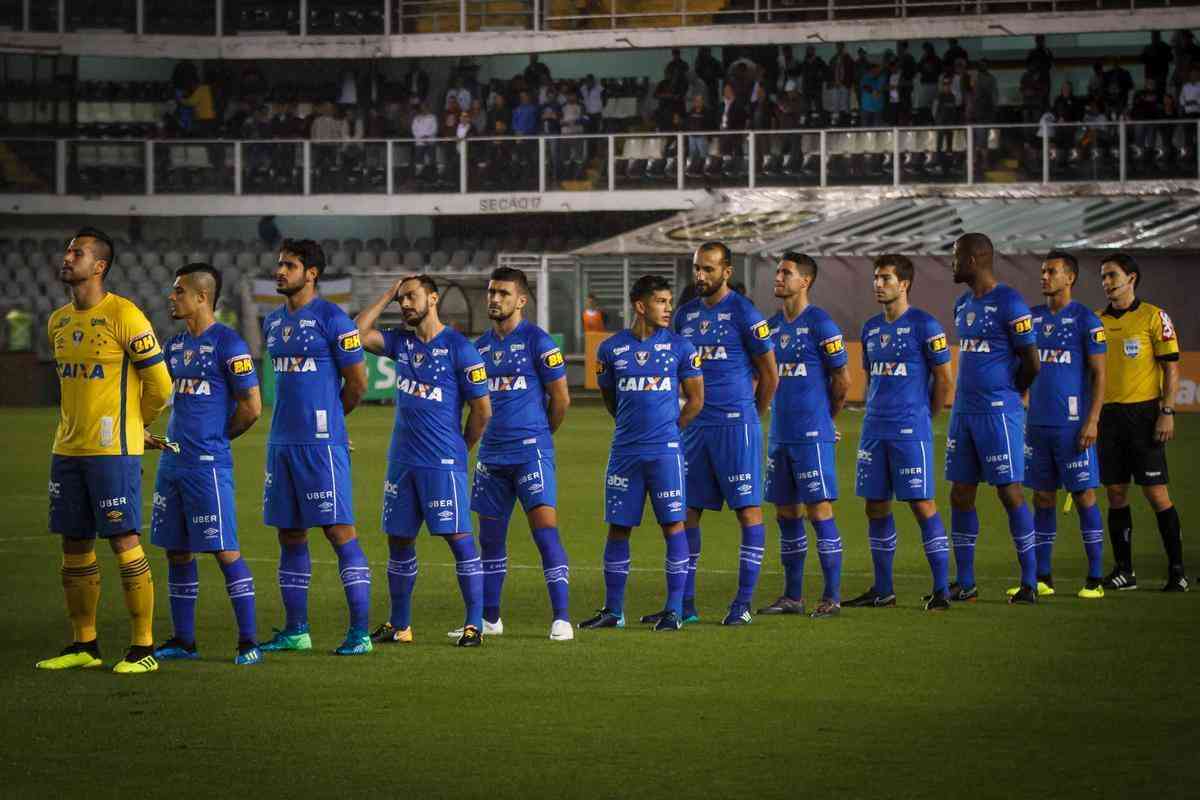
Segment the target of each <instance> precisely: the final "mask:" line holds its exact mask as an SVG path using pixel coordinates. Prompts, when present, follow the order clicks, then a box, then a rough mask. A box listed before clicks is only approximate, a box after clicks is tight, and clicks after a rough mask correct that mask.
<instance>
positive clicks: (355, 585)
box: [333, 537, 371, 631]
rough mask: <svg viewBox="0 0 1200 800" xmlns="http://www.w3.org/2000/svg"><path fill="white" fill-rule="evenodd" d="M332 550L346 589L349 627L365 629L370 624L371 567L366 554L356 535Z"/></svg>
mask: <svg viewBox="0 0 1200 800" xmlns="http://www.w3.org/2000/svg"><path fill="white" fill-rule="evenodd" d="M333 552H335V553H337V560H338V573H339V574H340V575H341V577H342V588H343V589H344V590H345V591H346V605H347V606H349V607H350V627H351V628H354V629H356V630H360V631H365V630H367V627H368V626H369V625H370V624H371V620H370V615H371V567H370V565H369V564H367V555H366V553H364V552H363V551H362V545H360V544H359V543H358V537H355V538H353V539H351V540H350V541H348V542H345V543H343V544H335V545H334V546H333Z"/></svg>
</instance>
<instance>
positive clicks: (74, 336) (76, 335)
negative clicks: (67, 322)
mask: <svg viewBox="0 0 1200 800" xmlns="http://www.w3.org/2000/svg"><path fill="white" fill-rule="evenodd" d="M71 341H72V342H74V343H75V346H76V347H78V346H79V343H80V342H82V341H83V331H81V330H79V328H76V329H75V330H73V331H71Z"/></svg>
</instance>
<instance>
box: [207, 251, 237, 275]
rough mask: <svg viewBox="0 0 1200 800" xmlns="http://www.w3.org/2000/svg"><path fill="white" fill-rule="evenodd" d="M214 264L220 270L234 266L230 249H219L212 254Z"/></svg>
mask: <svg viewBox="0 0 1200 800" xmlns="http://www.w3.org/2000/svg"><path fill="white" fill-rule="evenodd" d="M212 265H213V266H214V267H216V268H217V269H220V270H227V269H231V268H232V267H233V254H232V253H230V252H229V251H228V250H218V251H216V252H215V253H213V254H212Z"/></svg>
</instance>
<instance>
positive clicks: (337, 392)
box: [261, 239, 371, 656]
mask: <svg viewBox="0 0 1200 800" xmlns="http://www.w3.org/2000/svg"><path fill="white" fill-rule="evenodd" d="M324 270H325V251H324V250H322V249H321V246H320V245H319V244H317V243H316V242H314V241H313V240H311V239H302V240H297V239H285V240H284V241H283V242H282V243H281V244H280V246H279V265H278V267H277V268H276V270H275V283H276V291H277V292H279V294H281V295H283V296H284V298H285V302H284V304H283V305H282V306H280V307H279V308H277V309H276V310H274V311H272V312H271V313H270V314H268V315H267V317H266V319H264V320H263V336H264V338H265V340H266V345H267V352H268V353H269V354H270V356H271V365H272V367H273V369H274V371H275V381H276V383H275V408H274V410H273V411H272V415H271V433H270V438H268V439H267V475H266V481H265V486H264V489H263V519H264V521H265V522H266V524H267V525H270V526H272V527H275V528H278V529H279V548H280V553H279V590H280V593H281V594H282V595H283V607H284V611H285V612H286V614H287V621H286V623H285V624H284V627H283V629H282V630H276V632H275V636H274V637H273V638H272V639H271V641H269V642H265V643H263V644H262V646H261V647H262V649H263V650H264V651H283V650H309V649H311V648H312V638H311V636H310V635H309V628H308V587H309V581H310V580H311V577H312V559H311V557H310V556H309V551H308V529H309V528H313V527H317V528H321V529H322V530H323V531H324V532H325V538H326V539H328V540H329V543H330V544H331V545H332V546H333V550H334V552H335V553H336V554H337V560H338V573H339V575H340V576H341V579H342V587H343V589H344V591H345V593H346V604H347V605H348V606H349V610H350V625H349V628H348V629H347V631H346V638H345V640H344V641H343V642H342V644H341V645H340V646H339V647H338V648H337V649H336V650H334V652H335V653H336V654H337V655H343V656H349V655H362V654H365V653H369V652H371V639H370V636H369V633H368V630H367V626H368V625H369V624H370V622H369V616H368V615H369V613H370V610H371V568H370V566H369V565H368V564H367V557H366V555H365V554H364V553H363V551H362V545H361V544H360V543H359V541H358V533H357V532H356V531H355V529H354V498H353V488H352V484H351V480H350V440H349V437H348V436H347V434H346V415H347V414H349V413H350V412H351V411H353V410H354V409H355V408H356V407H357V406H358V404H359V402H360V401H361V400H362V398H363V395H364V394H365V393H366V390H367V372H366V366H365V364H364V363H363V352H362V343H361V341H360V336H359V333H358V329H357V328H355V327H354V322H353V321H352V320H351V319H350V317H348V316H346V312H344V311H342V309H341V308H339V307H338V306H337V305H335V304H333V303H331V302H329V301H328V300H325V299H324V298H322V297H319V296H318V294H317V288H318V283H319V282H320V279H321V273H322V272H324Z"/></svg>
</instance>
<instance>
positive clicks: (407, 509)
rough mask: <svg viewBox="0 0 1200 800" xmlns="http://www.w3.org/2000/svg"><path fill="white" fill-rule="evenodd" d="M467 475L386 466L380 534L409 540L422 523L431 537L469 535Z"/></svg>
mask: <svg viewBox="0 0 1200 800" xmlns="http://www.w3.org/2000/svg"><path fill="white" fill-rule="evenodd" d="M466 503H467V473H465V472H456V471H452V470H447V469H429V468H428V467H410V466H409V465H407V464H396V463H394V462H392V461H389V462H388V467H387V477H386V478H384V480H383V532H384V533H386V534H387V535H388V536H399V537H401V538H404V539H411V538H413V537H415V536H416V535H417V534H418V533H420V531H421V522H422V521H423V522H424V523H425V527H426V528H427V529H428V530H429V532H430V533H432V534H433V535H434V536H449V535H450V534H452V533H470V532H471V513H470V510H469V509H468V508H467V505H466Z"/></svg>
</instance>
